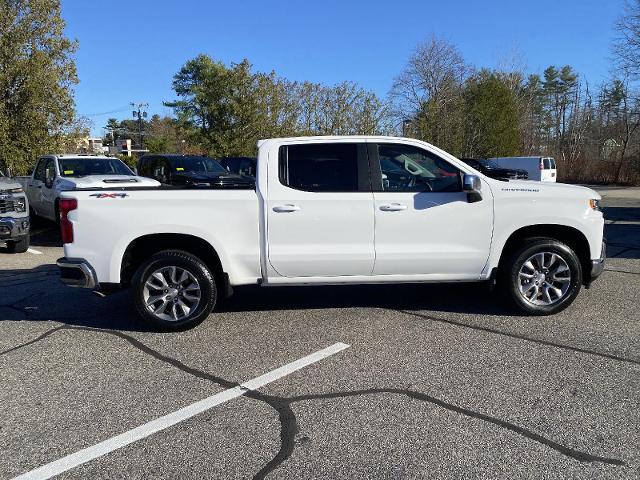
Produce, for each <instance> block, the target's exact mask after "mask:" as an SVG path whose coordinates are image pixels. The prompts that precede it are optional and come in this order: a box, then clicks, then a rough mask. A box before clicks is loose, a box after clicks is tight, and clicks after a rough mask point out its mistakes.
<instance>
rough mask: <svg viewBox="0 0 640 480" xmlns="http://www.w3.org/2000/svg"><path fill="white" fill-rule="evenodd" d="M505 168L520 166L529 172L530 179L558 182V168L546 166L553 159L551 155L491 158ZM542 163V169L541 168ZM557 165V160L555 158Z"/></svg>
mask: <svg viewBox="0 0 640 480" xmlns="http://www.w3.org/2000/svg"><path fill="white" fill-rule="evenodd" d="M490 160H493V161H494V162H496V163H497V164H498V165H500V166H501V167H503V168H519V169H522V170H526V171H527V172H528V173H529V180H537V181H539V182H556V181H557V178H558V170H557V169H556V168H546V167H545V160H547V162H549V161H551V160H553V159H552V158H551V157H542V156H539V157H497V158H491V159H490ZM540 165H542V167H543V168H542V169H541V168H540ZM553 166H554V167H555V160H553Z"/></svg>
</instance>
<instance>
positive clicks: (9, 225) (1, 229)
mask: <svg viewBox="0 0 640 480" xmlns="http://www.w3.org/2000/svg"><path fill="white" fill-rule="evenodd" d="M27 235H29V217H19V218H13V217H1V218H0V240H17V239H18V238H21V237H25V236H27Z"/></svg>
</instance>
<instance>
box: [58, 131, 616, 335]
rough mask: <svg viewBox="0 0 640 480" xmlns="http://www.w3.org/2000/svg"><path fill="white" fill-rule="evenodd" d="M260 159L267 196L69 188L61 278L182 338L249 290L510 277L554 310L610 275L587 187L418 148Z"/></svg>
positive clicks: (267, 151)
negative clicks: (506, 173)
mask: <svg viewBox="0 0 640 480" xmlns="http://www.w3.org/2000/svg"><path fill="white" fill-rule="evenodd" d="M258 163H259V167H258V178H257V179H256V185H255V189H254V188H253V187H247V188H244V189H239V188H238V189H228V190H224V189H215V188H209V189H199V190H196V189H193V188H165V189H130V188H126V187H125V188H122V189H118V190H117V193H119V194H122V193H124V192H126V196H124V197H122V196H114V197H111V196H109V195H106V196H103V197H101V198H96V197H95V196H93V195H94V192H91V191H74V192H65V193H64V196H63V198H62V202H61V204H60V206H61V213H62V219H61V225H62V227H63V228H62V231H63V243H64V254H65V257H64V258H61V259H59V260H58V262H57V264H58V266H59V267H60V273H61V276H60V278H61V280H62V281H63V282H64V283H66V284H68V285H72V286H76V287H85V288H91V289H98V290H104V291H113V290H117V289H120V288H129V289H130V294H131V298H132V300H133V305H134V306H135V309H136V310H137V311H138V313H139V314H140V316H141V317H142V318H144V319H146V320H147V321H149V322H151V323H152V324H153V325H155V326H156V327H160V328H162V329H166V330H180V329H184V328H188V327H192V326H194V325H196V324H198V323H199V322H201V321H203V320H204V319H205V318H206V317H207V316H208V315H209V312H210V311H211V309H212V308H213V307H214V306H215V305H216V302H217V301H218V300H219V299H220V298H221V297H223V296H228V295H230V294H231V293H232V291H233V287H235V286H240V285H262V286H277V285H312V284H315V285H320V284H330V285H332V284H358V283H407V282H461V281H467V282H474V281H475V282H478V281H489V282H494V281H496V280H497V281H498V285H500V287H501V288H502V289H504V291H505V293H506V294H507V296H508V297H509V298H510V299H511V301H512V302H513V303H514V304H515V305H516V306H517V307H518V308H519V309H520V310H521V311H523V312H525V313H529V314H535V315H548V314H552V313H556V312H559V311H560V310H562V309H564V308H566V307H567V306H568V305H570V304H571V302H573V300H574V299H575V298H576V296H577V295H578V292H579V291H580V288H581V286H582V285H589V284H590V283H591V282H592V281H593V280H594V279H595V278H596V277H597V276H598V275H600V273H602V271H603V269H604V252H605V245H604V243H603V227H604V219H603V216H602V212H601V211H600V195H598V194H597V193H596V192H594V191H593V190H591V189H589V188H585V187H579V186H575V185H564V184H555V185H554V184H551V183H548V182H547V183H540V182H537V183H534V182H529V181H523V180H511V181H509V182H503V181H499V180H495V179H492V178H489V177H487V176H485V175H483V174H482V173H479V172H477V171H476V170H473V169H472V168H471V167H469V166H468V165H466V164H465V163H464V162H461V161H460V160H458V159H457V158H455V157H454V156H452V155H449V154H447V153H445V152H443V151H442V150H440V149H437V148H435V147H433V146H431V145H429V144H428V143H425V142H422V141H419V140H415V139H409V138H392V137H365V136H352V137H350V136H336V137H307V138H304V137H303V138H279V139H271V140H262V141H260V142H259V143H258ZM174 165H180V164H179V163H177V164H174ZM183 165H184V164H183ZM174 168H176V167H175V166H174ZM177 168H184V167H177ZM124 218H126V219H127V220H126V221H123V219H124ZM460 301H464V299H461V300H460Z"/></svg>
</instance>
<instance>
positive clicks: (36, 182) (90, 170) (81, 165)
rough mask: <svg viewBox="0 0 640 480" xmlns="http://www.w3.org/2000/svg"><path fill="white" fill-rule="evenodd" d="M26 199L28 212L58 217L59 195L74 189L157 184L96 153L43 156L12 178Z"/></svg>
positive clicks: (55, 218) (41, 215)
mask: <svg viewBox="0 0 640 480" xmlns="http://www.w3.org/2000/svg"><path fill="white" fill-rule="evenodd" d="M16 180H17V181H18V182H20V184H21V185H22V188H23V189H24V191H25V193H26V194H27V198H28V199H29V209H30V211H31V213H32V215H37V216H39V217H43V218H47V219H49V220H53V221H55V222H57V221H58V219H59V209H58V202H59V200H60V194H61V193H62V192H64V191H66V190H75V189H77V188H101V189H102V188H113V187H118V186H123V185H135V186H158V185H160V183H159V182H157V181H156V180H152V179H150V178H143V177H137V176H135V173H133V172H132V171H131V169H130V168H129V167H127V166H126V165H125V164H124V163H123V162H122V160H120V159H118V158H113V157H103V156H96V155H82V154H65V155H45V156H43V157H41V158H39V159H38V161H37V162H36V168H35V169H34V170H33V172H32V173H31V175H30V176H28V177H16Z"/></svg>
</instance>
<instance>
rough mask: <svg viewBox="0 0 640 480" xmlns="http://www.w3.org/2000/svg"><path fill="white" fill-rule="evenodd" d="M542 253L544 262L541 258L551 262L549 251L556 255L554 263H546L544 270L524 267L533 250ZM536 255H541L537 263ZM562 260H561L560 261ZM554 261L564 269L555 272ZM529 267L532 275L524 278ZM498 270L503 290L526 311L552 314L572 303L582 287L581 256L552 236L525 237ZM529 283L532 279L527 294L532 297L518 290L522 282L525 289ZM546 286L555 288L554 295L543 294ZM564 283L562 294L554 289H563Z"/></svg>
mask: <svg viewBox="0 0 640 480" xmlns="http://www.w3.org/2000/svg"><path fill="white" fill-rule="evenodd" d="M542 253H546V254H548V255H547V256H546V257H542V258H543V264H544V258H546V259H547V262H550V261H551V258H552V255H551V254H554V255H557V257H556V259H555V260H554V263H553V264H549V268H547V269H546V273H545V269H540V270H538V269H537V268H536V269H534V270H530V269H529V268H528V267H524V265H525V264H526V263H527V260H529V259H531V257H533V256H534V255H536V254H538V255H539V254H542ZM558 257H559V258H558ZM539 258H540V257H537V259H536V260H535V262H536V267H537V265H538V259H539ZM562 261H563V262H564V263H562ZM556 262H557V264H556ZM554 265H561V268H562V269H563V272H562V273H557V274H554V270H555V271H558V270H559V267H558V266H554ZM522 268H525V271H524V273H523V277H522V278H521V269H522ZM565 268H568V272H569V274H570V279H569V280H567V273H566V270H564V269H565ZM530 271H534V272H536V273H533V274H531V275H532V277H533V278H531V279H528V278H524V275H529V272H530ZM500 274H501V275H500V284H501V287H502V290H503V292H504V293H505V294H506V295H507V297H508V298H509V299H510V300H511V302H512V303H513V305H514V306H515V307H516V308H517V309H518V310H520V311H521V312H523V313H526V314H529V315H553V314H554V313H558V312H560V311H562V310H564V309H565V308H567V307H568V306H569V305H571V303H573V301H574V300H575V298H576V296H577V295H578V293H579V292H580V288H581V287H582V266H581V264H580V259H579V258H578V256H577V255H576V253H575V252H574V251H573V250H572V249H571V248H570V247H569V246H568V245H565V244H564V243H562V242H560V241H558V240H555V239H553V238H545V237H537V238H529V239H526V240H525V241H524V242H523V244H522V246H521V247H520V248H517V249H516V250H515V251H514V252H513V253H512V254H511V255H510V257H509V258H508V259H507V261H506V262H505V264H504V265H503V267H502V269H501V272H500ZM551 275H553V276H551ZM556 275H561V276H562V278H563V279H565V280H564V281H560V282H559V283H557V282H555V280H554V279H555V278H557V277H556ZM548 279H551V282H548V283H547V281H548ZM521 282H523V283H521ZM529 283H533V284H532V285H531V289H533V290H530V292H531V293H530V294H527V295H528V296H531V297H532V299H531V300H528V299H527V298H525V297H524V296H523V295H524V294H523V293H521V286H522V288H523V289H524V290H527V289H528V284H529ZM549 287H551V290H553V291H554V298H551V296H550V294H549V293H547V297H546V298H545V297H544V295H545V294H544V290H545V289H546V290H549ZM565 287H566V290H565V291H564V292H563V293H562V295H560V294H557V293H555V292H557V291H563V289H565ZM538 292H539V296H538ZM549 299H551V302H548V300H549ZM533 302H541V303H545V302H546V303H547V304H535V303H533Z"/></svg>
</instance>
